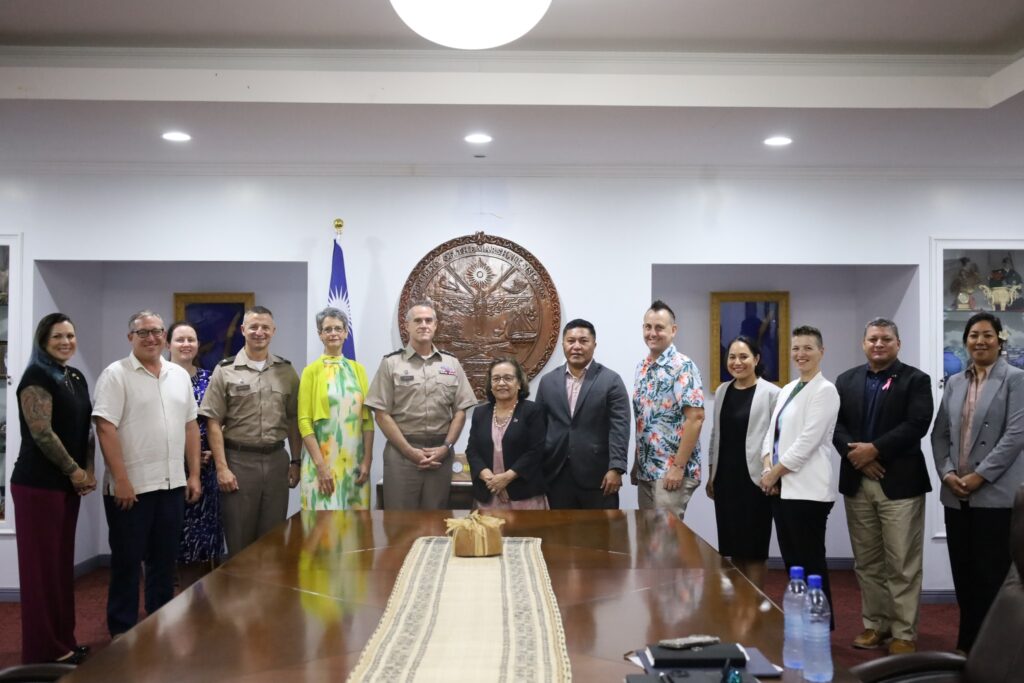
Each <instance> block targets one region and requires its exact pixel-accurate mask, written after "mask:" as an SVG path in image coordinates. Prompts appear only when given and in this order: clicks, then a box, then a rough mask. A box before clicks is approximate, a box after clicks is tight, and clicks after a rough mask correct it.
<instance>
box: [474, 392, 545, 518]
mask: <svg viewBox="0 0 1024 683" xmlns="http://www.w3.org/2000/svg"><path fill="white" fill-rule="evenodd" d="M493 418H494V404H493V403H483V404H481V405H479V406H477V407H476V408H474V409H473V416H472V418H471V424H470V428H469V444H468V445H467V446H466V459H467V460H468V461H469V469H470V471H471V473H472V475H473V497H474V498H476V499H477V500H479V501H480V502H481V503H488V502H490V500H491V492H490V491H489V490H488V489H487V484H485V483H484V482H483V481H482V480H481V479H480V473H481V472H482V471H484V470H485V469H493V467H494V441H493V439H492V438H491V421H492V420H493ZM545 432H546V428H545V423H544V411H543V410H541V407H540V406H538V405H537V404H536V403H534V402H533V401H519V403H518V404H516V409H515V411H514V412H513V413H512V421H511V422H509V425H508V428H507V429H506V430H505V436H504V438H502V440H501V451H502V458H503V459H504V461H505V470H506V471H507V470H515V471H516V474H517V475H519V476H518V477H517V478H516V479H513V480H512V482H511V483H509V485H508V488H506V489H505V491H506V493H508V497H509V498H510V499H512V500H525V499H527V498H533V497H534V496H539V495H540V494H542V493H544V492H545V490H546V489H545V486H544V475H543V469H542V465H543V459H544V438H545Z"/></svg>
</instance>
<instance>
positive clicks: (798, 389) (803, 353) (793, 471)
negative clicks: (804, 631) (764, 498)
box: [761, 326, 839, 628]
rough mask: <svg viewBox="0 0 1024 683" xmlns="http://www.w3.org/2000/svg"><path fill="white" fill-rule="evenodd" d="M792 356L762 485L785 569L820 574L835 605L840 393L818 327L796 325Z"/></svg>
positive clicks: (766, 443) (765, 448)
mask: <svg viewBox="0 0 1024 683" xmlns="http://www.w3.org/2000/svg"><path fill="white" fill-rule="evenodd" d="M790 355H791V357H792V359H793V362H794V363H795V364H796V367H797V369H798V370H799V371H800V379H799V380H797V381H795V382H790V383H789V384H787V385H786V386H785V387H783V389H782V393H780V394H779V400H778V403H777V404H776V406H775V411H774V412H773V413H772V418H771V422H770V423H769V427H768V433H767V434H766V435H765V438H764V444H763V449H762V452H763V453H764V469H763V471H762V474H761V489H762V490H763V491H764V492H765V493H768V494H770V495H772V496H774V498H773V500H772V516H773V517H774V519H775V533H776V535H777V536H778V539H779V549H780V550H781V551H782V560H783V562H785V563H786V568H787V569H789V567H791V566H794V565H799V566H802V567H803V568H804V571H805V572H806V574H807V575H810V574H820V575H821V583H822V588H823V589H824V591H825V595H826V596H827V597H828V599H829V603H830V604H831V602H832V592H831V586H830V584H829V580H828V568H827V567H826V565H825V525H826V523H827V521H828V513H829V512H831V510H832V505H833V503H834V502H835V499H836V483H835V469H834V467H833V464H832V460H833V458H834V457H835V456H834V454H835V449H834V448H833V446H832V432H834V431H835V429H836V418H837V417H838V415H839V392H837V391H836V387H835V385H834V384H832V383H831V382H829V381H828V380H827V379H825V377H824V376H823V375H822V374H821V359H822V357H824V355H825V346H824V344H823V343H822V338H821V332H820V331H819V330H818V329H816V328H814V327H810V326H803V327H798V328H796V329H795V330H793V342H792V344H791V345H790ZM832 627H833V628H835V621H834V620H833V624H832Z"/></svg>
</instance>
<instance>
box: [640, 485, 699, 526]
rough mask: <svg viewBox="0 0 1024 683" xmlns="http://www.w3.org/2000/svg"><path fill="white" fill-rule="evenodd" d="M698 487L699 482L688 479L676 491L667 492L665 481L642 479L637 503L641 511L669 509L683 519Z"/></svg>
mask: <svg viewBox="0 0 1024 683" xmlns="http://www.w3.org/2000/svg"><path fill="white" fill-rule="evenodd" d="M698 486H700V482H699V481H697V480H696V479H690V478H689V477H686V478H684V479H683V485H682V486H680V487H679V488H677V489H676V490H675V491H666V490H665V480H664V479H657V480H655V481H644V480H643V479H641V480H640V485H639V486H638V489H639V490H638V494H637V497H638V500H637V502H638V503H639V504H640V509H641V510H660V509H668V510H672V511H673V512H675V513H676V514H677V515H679V519H682V518H683V515H684V514H686V506H687V505H689V504H690V498H691V497H693V492H694V491H695V490H697V487H698Z"/></svg>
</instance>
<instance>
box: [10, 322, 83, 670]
mask: <svg viewBox="0 0 1024 683" xmlns="http://www.w3.org/2000/svg"><path fill="white" fill-rule="evenodd" d="M77 345H78V342H77V340H76V338H75V326H74V324H73V323H72V322H71V319H70V318H68V317H67V316H66V315H64V314H63V313H51V314H50V315H47V316H46V317H44V318H43V319H42V320H40V321H39V326H38V327H37V328H36V333H35V337H34V344H33V347H32V358H31V360H30V361H29V364H28V367H27V368H26V369H25V374H24V375H23V376H22V378H21V382H20V383H19V384H18V418H19V422H20V423H21V450H20V451H19V453H18V461H17V463H15V465H14V472H13V473H12V474H11V497H12V498H13V499H14V508H15V510H16V529H15V530H16V533H17V539H18V571H19V575H20V577H21V656H22V660H23V661H24V663H26V664H29V663H35V662H49V661H57V662H65V663H70V664H78V663H79V662H80V661H81V660H82V659H84V657H85V653H86V650H87V648H85V647H80V646H79V645H78V641H76V640H75V593H74V583H73V579H74V577H73V570H74V562H75V526H76V524H77V522H78V507H79V503H80V498H81V496H84V495H86V494H87V493H90V492H92V491H94V490H95V489H96V478H95V477H94V476H93V453H94V444H93V437H92V431H91V429H90V414H91V412H92V404H91V402H90V401H89V387H88V385H87V384H86V381H85V377H84V376H83V375H82V373H81V371H79V370H77V369H75V368H73V367H71V366H70V365H68V361H70V360H71V357H72V356H74V355H75V350H76V349H77Z"/></svg>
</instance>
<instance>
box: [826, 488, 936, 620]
mask: <svg viewBox="0 0 1024 683" xmlns="http://www.w3.org/2000/svg"><path fill="white" fill-rule="evenodd" d="M845 502H846V523H847V525H848V526H849V530H850V545H851V546H853V559H854V562H855V564H856V566H855V572H856V575H857V582H858V583H859V584H860V595H861V617H862V618H863V620H864V628H871V629H874V630H876V631H878V632H880V633H886V632H890V631H891V632H892V635H893V637H894V638H901V639H903V640H917V623H918V616H919V614H920V604H921V577H922V571H923V570H922V567H923V556H924V496H923V495H921V496H914V497H913V498H902V499H900V500H889V498H887V497H886V495H885V493H884V492H883V491H882V485H881V484H879V483H878V482H877V481H873V480H871V479H868V478H866V477H865V478H864V479H863V480H862V481H861V485H860V489H859V490H858V491H857V495H855V496H846V497H845Z"/></svg>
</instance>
